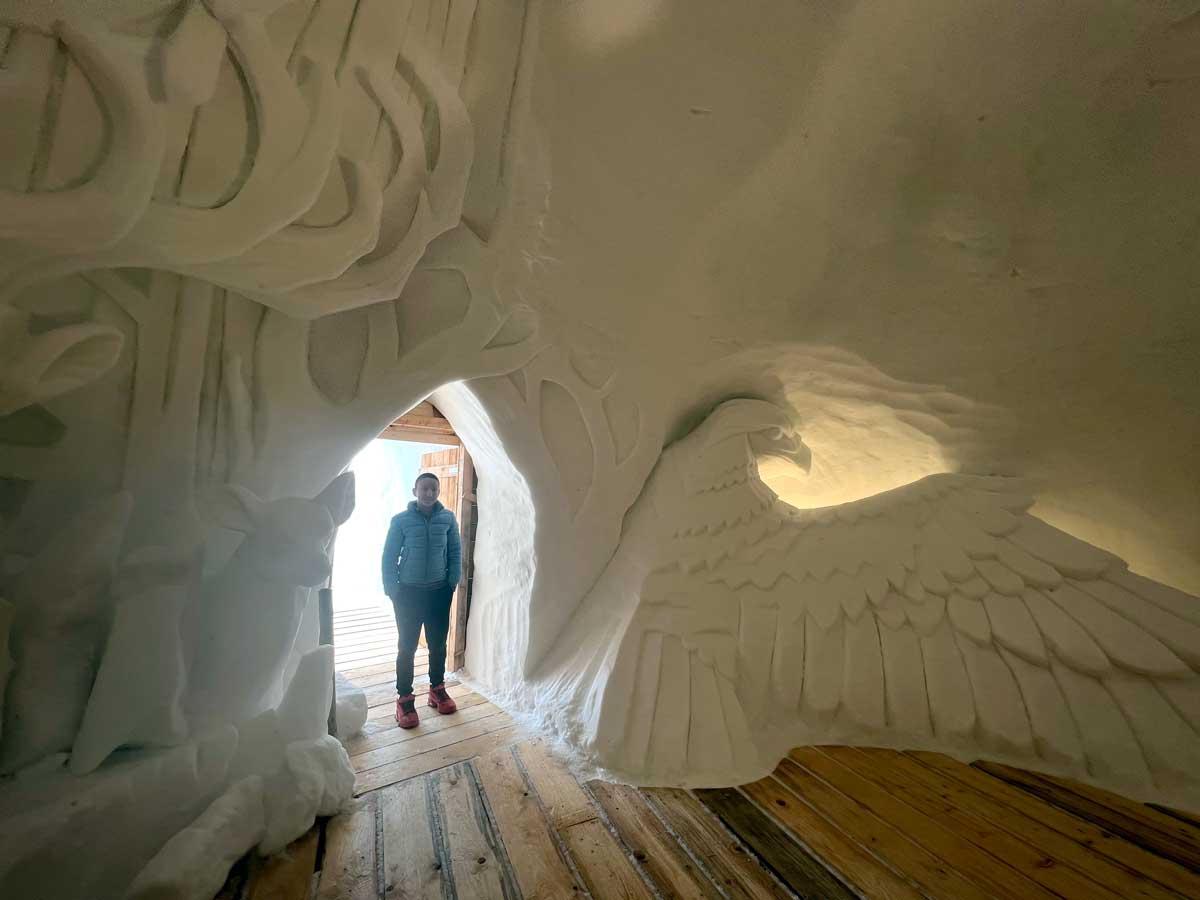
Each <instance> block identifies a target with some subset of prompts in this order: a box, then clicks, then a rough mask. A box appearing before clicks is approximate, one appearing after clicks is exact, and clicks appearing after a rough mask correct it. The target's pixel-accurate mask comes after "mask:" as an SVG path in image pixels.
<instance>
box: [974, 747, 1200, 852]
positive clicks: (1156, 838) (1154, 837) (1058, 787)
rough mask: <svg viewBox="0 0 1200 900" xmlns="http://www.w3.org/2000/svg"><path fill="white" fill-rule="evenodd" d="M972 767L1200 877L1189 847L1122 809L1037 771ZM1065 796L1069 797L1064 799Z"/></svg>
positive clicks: (986, 765)
mask: <svg viewBox="0 0 1200 900" xmlns="http://www.w3.org/2000/svg"><path fill="white" fill-rule="evenodd" d="M971 767H972V768H975V769H979V770H980V771H983V772H985V773H987V774H988V775H991V776H992V777H993V778H998V779H1000V780H1001V781H1004V782H1006V783H1008V784H1011V785H1013V786H1014V787H1016V788H1018V789H1020V790H1022V791H1025V792H1026V793H1027V794H1029V795H1030V796H1033V797H1037V798H1038V799H1040V800H1042V801H1043V802H1045V803H1047V804H1049V805H1050V806H1053V807H1056V808H1057V809H1060V810H1062V811H1064V812H1066V813H1068V814H1069V815H1073V816H1076V817H1077V818H1081V819H1084V820H1085V821H1090V822H1093V824H1095V825H1097V826H1099V827H1101V828H1103V829H1104V830H1105V831H1108V832H1111V833H1112V834H1114V835H1116V836H1117V837H1119V838H1122V839H1124V840H1126V841H1128V842H1129V843H1131V844H1134V845H1136V846H1138V847H1141V848H1142V849H1143V850H1145V851H1146V852H1148V853H1153V854H1154V855H1155V856H1159V857H1161V858H1163V859H1167V860H1170V861H1171V862H1174V863H1176V864H1177V865H1180V866H1182V867H1183V868H1185V869H1187V870H1188V871H1190V872H1192V873H1193V874H1200V862H1198V861H1196V860H1195V859H1193V858H1191V857H1192V854H1191V853H1189V852H1187V848H1184V849H1183V852H1181V850H1180V848H1179V847H1177V846H1176V845H1177V844H1178V841H1177V839H1176V838H1175V837H1174V836H1173V835H1168V834H1165V833H1163V832H1161V831H1158V830H1157V829H1153V828H1151V827H1150V826H1139V823H1136V822H1132V821H1131V820H1130V819H1129V817H1128V816H1127V815H1126V814H1125V813H1123V812H1122V811H1121V810H1119V809H1114V808H1111V807H1105V806H1104V805H1103V804H1100V803H1098V802H1096V801H1095V800H1092V799H1091V798H1090V797H1087V796H1085V795H1083V794H1079V793H1076V792H1075V791H1072V790H1071V789H1070V788H1068V787H1066V786H1065V785H1062V784H1058V783H1057V782H1054V781H1050V780H1048V779H1046V778H1043V777H1042V776H1040V775H1039V774H1038V773H1036V772H1027V771H1024V770H1017V769H1011V767H1001V766H997V765H995V764H993V763H989V762H984V761H978V760H977V761H976V762H973V763H971ZM1064 794H1066V795H1067V796H1066V797H1064V796H1062V795H1064ZM1097 806H1099V807H1101V808H1102V809H1103V810H1104V812H1105V813H1108V815H1097V814H1096V812H1095V810H1094V807H1097ZM1181 857H1182V858H1181Z"/></svg>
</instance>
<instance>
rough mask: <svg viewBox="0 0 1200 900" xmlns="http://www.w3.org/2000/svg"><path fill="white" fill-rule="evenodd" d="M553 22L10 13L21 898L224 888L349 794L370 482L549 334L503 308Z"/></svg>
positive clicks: (0, 208) (3, 881) (58, 10)
mask: <svg viewBox="0 0 1200 900" xmlns="http://www.w3.org/2000/svg"><path fill="white" fill-rule="evenodd" d="M526 27H527V26H526V17H525V13H524V9H523V7H522V6H521V5H520V4H504V5H483V6H482V7H477V5H476V4H475V3H474V2H455V3H447V2H441V3H438V2H415V3H405V4H396V3H394V2H391V0H375V2H371V0H367V2H358V3H355V2H320V3H318V2H312V0H292V2H268V3H255V4H244V3H225V2H218V0H213V2H203V3H202V2H192V0H184V2H162V3H155V2H146V3H137V2H134V3H128V4H110V5H106V6H105V7H104V8H103V9H102V10H94V9H92V8H90V5H89V4H82V3H81V4H73V3H66V4H55V5H54V6H53V8H50V7H46V8H42V6H41V5H30V4H23V3H4V4H0V118H3V120H4V121H5V123H6V124H5V131H6V140H5V142H4V144H3V147H2V148H0V219H2V220H3V224H0V479H2V481H0V485H2V487H3V489H2V490H0V528H2V529H3V532H2V535H0V541H2V542H3V543H2V550H3V560H4V567H3V572H2V574H0V598H2V599H0V628H2V631H0V648H3V651H4V652H3V653H2V654H0V660H2V661H3V665H0V696H2V697H3V704H2V706H0V714H2V719H0V721H2V726H0V772H2V773H4V781H3V782H0V821H2V823H3V825H2V826H0V827H2V829H3V833H4V839H3V841H0V843H2V844H3V849H2V850H0V892H2V893H5V894H8V893H9V892H10V891H11V892H13V893H14V894H22V895H23V894H24V893H27V892H28V890H30V889H31V888H29V885H31V884H33V883H34V881H31V880H30V879H35V880H36V883H37V885H38V889H39V890H42V891H48V892H50V893H52V894H54V895H55V896H61V897H64V898H66V897H81V898H82V897H87V898H105V897H119V896H126V895H128V896H143V895H145V896H149V895H154V896H164V895H167V894H169V895H171V896H194V897H207V896H211V895H212V894H213V893H215V891H216V890H217V889H218V888H219V886H220V883H221V881H222V879H223V878H224V874H225V870H226V869H227V868H228V865H229V864H230V863H231V862H232V861H233V860H234V859H236V858H237V856H239V855H240V854H241V853H242V852H244V851H245V850H246V849H249V848H251V847H253V846H257V847H258V849H259V851H260V852H263V853H271V852H275V851H277V850H279V849H280V848H282V847H283V846H284V845H286V843H287V842H288V841H290V840H291V839H293V838H294V837H296V836H298V835H299V834H300V833H302V832H303V831H304V830H306V829H307V828H308V827H309V826H310V825H311V823H312V821H313V818H314V816H316V815H329V814H331V813H333V812H335V811H336V810H337V809H338V808H339V807H340V806H341V805H342V804H343V803H344V802H345V801H346V800H347V799H348V798H349V796H350V791H351V787H352V784H353V773H352V771H351V769H350V767H349V762H348V759H347V757H346V754H345V752H344V750H342V748H341V746H340V744H339V743H338V742H337V741H336V739H334V738H332V737H330V736H328V735H326V734H325V731H326V728H325V721H326V715H327V711H328V707H329V703H330V694H331V691H332V654H331V653H330V652H329V650H328V648H316V643H317V635H316V618H315V602H314V601H315V592H314V591H313V590H312V589H313V588H314V587H316V586H318V585H320V584H322V583H324V582H325V580H326V578H327V577H328V574H329V561H328V553H329V548H330V545H331V543H332V541H333V538H334V535H335V532H336V528H337V526H338V524H340V523H341V522H343V521H344V520H345V519H346V517H347V516H348V515H349V514H350V512H351V510H352V509H353V503H354V485H353V480H352V478H351V477H350V476H348V475H342V476H339V475H338V473H339V472H340V471H341V470H342V469H343V467H344V466H345V464H346V462H347V461H348V460H349V459H350V458H351V457H352V456H353V454H354V453H355V452H356V451H357V450H358V448H360V447H361V446H362V445H363V444H364V443H366V442H367V441H369V440H370V439H371V438H373V437H374V436H375V435H376V434H378V433H379V431H380V430H381V429H382V428H383V427H384V426H385V425H386V424H387V423H388V422H390V421H391V420H392V419H394V418H395V417H396V416H397V415H398V414H400V413H401V412H403V411H404V410H405V409H407V408H409V407H411V406H412V405H414V404H415V403H417V402H418V401H420V400H421V399H422V398H423V397H425V396H427V395H428V394H429V393H430V391H432V390H433V389H435V388H437V387H439V386H441V385H444V384H446V383H448V382H451V381H455V380H457V379H462V378H476V377H483V376H492V375H497V374H501V373H506V372H509V371H511V370H513V369H516V368H518V367H520V366H521V365H523V364H524V363H526V362H527V361H528V360H529V359H530V358H532V356H533V355H534V354H535V353H536V350H537V349H538V347H539V346H540V341H541V339H540V338H539V333H538V326H537V320H536V316H535V315H534V314H533V313H532V312H531V311H530V310H527V309H524V308H522V307H520V306H519V305H517V304H504V303H501V302H500V301H499V300H498V299H497V297H496V295H495V292H494V284H495V277H494V270H495V261H496V259H497V256H498V254H499V252H500V251H499V250H498V249H497V248H496V246H494V243H495V242H494V241H492V237H493V231H494V230H495V229H497V228H498V226H499V225H500V224H502V221H503V213H504V204H503V202H502V198H503V194H504V191H505V189H506V188H505V186H504V184H503V183H502V179H501V165H500V163H501V159H502V156H503V152H504V150H503V144H504V135H505V134H506V132H507V131H508V129H509V127H510V122H509V118H510V116H511V113H512V109H511V107H512V104H511V100H512V92H513V84H514V81H515V80H516V77H517V70H518V64H519V61H520V59H521V51H522V46H523V42H524V41H523V37H524V32H525V29H526ZM489 242H491V243H489ZM307 498H312V499H307ZM14 773H19V775H17V777H15V778H14V777H13V776H14ZM234 826H236V827H234ZM64 835H70V836H71V838H70V839H69V840H67V839H64ZM172 835H174V837H172ZM214 835H219V836H220V840H219V842H218V843H219V845H217V844H214V843H213V840H214ZM168 838H169V839H170V840H168ZM68 862H69V864H67V863H68ZM139 872H140V874H139ZM189 872H190V873H193V875H196V876H197V877H192V876H188V878H187V881H184V880H183V879H184V876H185V874H186V873H189ZM47 878H49V879H51V881H50V883H47V882H46V879H47ZM55 879H57V880H55ZM164 892H166V893H164Z"/></svg>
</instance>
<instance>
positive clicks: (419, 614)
mask: <svg viewBox="0 0 1200 900" xmlns="http://www.w3.org/2000/svg"><path fill="white" fill-rule="evenodd" d="M440 490H441V483H440V482H439V481H438V477H437V476H436V475H434V474H433V473H432V472H423V473H422V474H420V475H418V476H417V481H416V483H415V484H414V485H413V496H414V497H415V498H416V499H415V500H413V501H412V502H411V503H409V504H408V509H406V510H404V512H402V513H400V514H399V515H396V516H393V517H392V524H391V527H390V528H389V529H388V535H387V541H385V542H384V545H383V592H384V593H385V594H387V595H388V597H389V598H390V599H391V601H392V608H393V609H394V610H395V613H396V630H397V631H398V632H399V633H400V635H399V642H398V643H399V647H398V648H397V654H396V695H397V696H396V723H397V724H398V725H399V726H400V727H401V728H416V727H417V725H418V724H419V722H420V718H419V717H418V716H417V703H416V699H415V698H414V697H413V656H414V654H415V653H416V652H417V642H418V640H419V639H420V636H421V626H422V625H424V626H425V643H426V646H428V648H429V685H430V687H429V705H430V706H432V707H433V708H434V709H436V710H437V711H438V712H439V713H441V714H442V715H443V716H446V715H449V714H450V713H452V712H454V711H455V710H456V709H457V708H458V707H457V706H456V704H455V703H454V701H453V700H452V699H450V695H449V694H447V693H446V683H445V676H446V635H447V633H448V632H449V630H450V600H451V598H452V597H453V596H454V591H455V588H457V587H458V581H459V578H460V577H461V576H462V541H461V540H459V536H458V522H457V521H455V518H454V513H452V512H451V511H450V510H448V509H446V507H444V506H442V504H441V503H439V502H438V493H439V491H440Z"/></svg>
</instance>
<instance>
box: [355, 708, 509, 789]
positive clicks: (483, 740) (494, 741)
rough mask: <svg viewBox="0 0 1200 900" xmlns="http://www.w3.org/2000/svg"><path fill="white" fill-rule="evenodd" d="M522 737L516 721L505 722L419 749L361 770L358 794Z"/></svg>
mask: <svg viewBox="0 0 1200 900" xmlns="http://www.w3.org/2000/svg"><path fill="white" fill-rule="evenodd" d="M520 737H521V732H520V730H519V729H518V728H517V726H515V725H505V726H503V727H501V728H499V729H498V730H496V731H491V732H487V733H485V734H479V735H476V736H474V737H471V738H468V739H467V740H463V741H458V742H456V743H453V744H449V745H446V746H442V747H437V748H435V749H432V750H428V751H426V752H424V753H418V754H417V755H416V756H410V757H408V758H407V759H402V760H399V761H397V762H394V763H388V764H387V765H385V766H378V767H376V768H374V769H368V770H367V771H365V772H361V773H359V775H358V778H357V780H356V781H355V785H354V791H355V793H356V794H365V793H367V792H368V791H373V790H375V789H376V788H380V787H383V786H385V785H388V784H395V783H396V782H399V781H404V780H405V779H406V778H412V777H413V776H415V775H423V774H425V773H426V772H432V771H434V770H435V769H442V768H445V767H446V766H452V765H454V764H455V763H459V762H463V761H464V760H468V759H474V758H475V757H476V756H480V755H482V754H484V753H490V752H491V751H493V750H495V749H496V748H497V747H503V746H507V745H508V744H511V743H514V742H515V741H517V740H519V739H520Z"/></svg>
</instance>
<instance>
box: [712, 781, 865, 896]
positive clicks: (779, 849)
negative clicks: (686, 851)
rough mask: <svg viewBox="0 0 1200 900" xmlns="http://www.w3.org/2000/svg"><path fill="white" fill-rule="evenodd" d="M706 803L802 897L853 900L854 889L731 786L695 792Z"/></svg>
mask: <svg viewBox="0 0 1200 900" xmlns="http://www.w3.org/2000/svg"><path fill="white" fill-rule="evenodd" d="M696 796H697V797H699V798H700V802H702V803H703V804H704V805H705V806H707V807H708V808H709V809H711V810H712V811H713V812H714V813H716V814H717V815H718V816H720V818H721V821H723V822H724V823H725V824H726V825H728V826H729V828H730V829H731V830H732V831H734V832H736V833H737V835H738V837H740V838H741V839H742V840H743V841H745V843H746V844H747V846H749V847H750V848H751V849H752V850H754V852H755V853H757V854H758V856H759V858H760V859H761V860H762V861H763V862H764V863H766V864H767V865H768V866H770V868H771V870H772V871H773V872H774V873H775V874H776V875H778V876H779V878H780V880H781V881H783V882H784V883H785V884H787V885H789V886H790V887H791V888H792V890H793V891H795V892H796V893H797V894H799V895H800V896H801V897H822V898H831V900H850V898H853V897H855V894H854V892H852V891H851V890H850V888H848V887H847V886H846V885H845V884H843V883H842V882H841V881H840V880H839V879H838V878H837V877H836V876H835V875H834V874H833V873H832V872H831V871H830V870H829V868H828V867H827V866H826V865H825V864H824V863H823V862H822V861H821V860H819V859H817V858H816V857H815V856H813V855H811V854H810V853H809V852H808V851H807V850H806V849H805V848H804V847H802V846H800V845H799V844H798V843H797V842H796V841H794V840H792V839H791V838H790V837H789V836H788V834H787V833H786V832H785V831H784V830H783V829H782V828H780V827H779V826H778V825H777V824H776V823H775V822H774V821H773V820H772V819H770V818H769V817H768V816H767V815H766V814H765V813H764V812H763V811H762V810H761V809H759V808H758V807H757V806H755V805H754V804H753V803H751V802H750V801H749V800H748V799H747V798H746V797H745V796H744V795H742V794H741V793H739V792H738V791H736V790H733V789H732V788H717V789H713V790H700V791H696Z"/></svg>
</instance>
